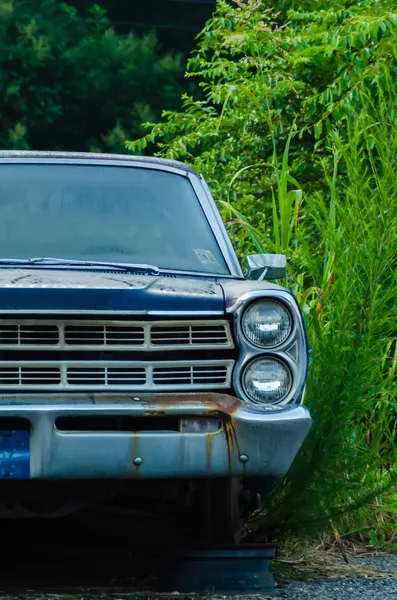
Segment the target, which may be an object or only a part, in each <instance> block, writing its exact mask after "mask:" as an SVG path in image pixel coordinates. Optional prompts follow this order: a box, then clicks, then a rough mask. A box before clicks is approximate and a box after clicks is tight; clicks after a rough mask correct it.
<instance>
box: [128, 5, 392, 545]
mask: <svg viewBox="0 0 397 600" xmlns="http://www.w3.org/2000/svg"><path fill="white" fill-rule="evenodd" d="M236 4H237V6H234V7H231V6H230V5H229V4H228V3H226V2H220V3H219V5H218V9H217V12H216V14H215V16H214V18H213V19H212V21H210V22H209V23H208V24H207V25H206V28H205V29H204V31H203V33H202V34H201V38H200V42H199V48H198V50H197V53H196V54H195V55H194V56H193V57H192V59H191V60H190V62H189V69H190V71H189V74H190V75H194V76H196V77H199V78H200V79H201V88H202V90H203V93H204V95H205V98H204V100H200V101H197V100H194V99H193V98H189V97H186V96H185V97H184V110H183V112H180V113H174V112H165V113H164V121H163V122H161V123H158V124H154V125H153V124H152V125H150V124H148V126H150V127H151V130H150V132H149V134H148V135H147V136H146V137H144V138H142V139H140V140H138V141H136V142H133V143H129V144H128V147H129V148H130V149H133V150H135V151H142V150H143V149H144V148H145V147H146V145H147V144H148V143H157V146H158V149H159V154H161V155H162V156H167V157H170V158H175V159H182V160H185V161H187V162H190V163H191V164H192V165H193V166H195V167H196V168H197V169H198V170H199V171H201V172H203V174H204V175H205V176H206V178H207V179H208V180H209V183H210V185H211V186H212V189H213V191H214V194H215V197H216V198H217V200H218V202H219V205H220V207H221V209H222V213H223V216H224V218H225V220H226V222H227V224H228V226H229V231H230V233H231V235H232V238H233V240H234V242H235V245H236V247H237V250H238V252H239V254H240V255H241V256H242V255H243V254H244V253H246V252H247V251H252V250H254V251H259V252H269V251H278V252H283V253H286V254H287V255H288V258H289V273H288V281H287V283H288V285H289V286H290V287H291V288H292V289H293V291H294V292H295V294H296V295H297V298H298V300H299V302H300V304H301V306H302V309H303V311H304V314H305V318H306V322H307V325H308V332H309V337H310V342H311V345H312V347H313V360H312V366H311V371H310V376H309V381H308V389H307V396H306V401H307V403H308V405H309V406H310V408H311V411H312V413H313V416H314V426H313V429H312V431H311V433H310V436H309V438H308V440H307V442H306V443H305V446H304V448H303V451H302V452H301V454H300V456H299V458H298V460H297V461H296V463H295V464H294V467H293V469H292V470H291V471H290V473H289V474H288V475H287V477H286V478H285V479H284V480H283V481H282V482H281V485H280V486H278V487H277V489H276V490H275V491H274V493H273V494H272V495H271V496H270V498H269V504H268V507H267V509H266V510H265V512H264V513H263V514H261V515H260V516H259V517H258V519H256V521H254V523H253V526H254V527H255V528H257V529H258V530H259V531H260V532H261V535H263V532H264V531H265V532H269V531H271V532H272V533H273V534H274V535H278V534H280V533H282V532H283V531H297V530H300V531H301V530H302V529H303V528H305V527H307V528H310V527H315V528H316V529H317V530H318V529H321V528H324V527H325V528H329V527H330V526H331V527H334V526H335V524H339V526H341V527H342V528H343V531H344V532H348V531H350V530H351V528H352V527H354V528H356V529H361V528H365V527H373V526H374V522H376V519H377V515H378V513H381V515H380V519H381V520H382V523H384V524H387V518H388V516H389V512H388V511H389V510H390V511H393V510H394V517H393V519H394V520H393V523H394V522H395V507H396V506H397V503H396V499H395V497H394V498H393V497H392V493H393V492H392V490H393V487H392V482H393V481H394V480H395V477H396V445H395V441H396V435H397V406H396V396H397V387H396V365H397V349H396V336H397V321H396V318H395V314H396V312H397V277H396V273H397V269H396V267H397V244H396V239H397V204H396V202H395V198H396V196H397V180H396V176H395V174H396V172H397V136H396V131H397V129H396V125H397V121H396V119H397V117H396V114H397V113H396V100H395V98H396V97H397V96H396V92H397V84H396V81H397V78H396V67H397V35H396V34H397V16H396V14H395V13H394V12H393V9H395V8H396V7H395V3H394V2H390V1H388V2H382V1H378V2H372V1H370V0H351V1H349V2H347V1H341V0H340V1H338V2H328V1H327V0H318V1H317V2H314V1H312V2H310V3H309V2H301V3H299V4H298V3H296V4H297V6H299V9H295V8H293V7H292V8H289V9H288V10H285V9H284V3H283V2H274V3H273V9H267V8H264V6H263V5H262V4H261V3H260V2H259V1H257V0H248V1H247V2H243V1H240V0H239V1H238V2H237V1H236ZM292 4H294V3H292ZM289 5H290V6H291V3H289ZM306 5H308V6H309V8H307V6H306ZM390 495H391V496H390ZM375 496H376V498H377V500H376V502H375V503H373V502H372V501H373V498H374V497H375ZM390 497H391V500H390ZM358 507H365V508H364V509H361V510H360V511H359V512H357V513H356V515H355V519H354V520H352V517H351V514H350V513H351V511H352V509H354V508H358ZM346 515H349V518H346V517H345V516H346ZM393 523H392V527H393Z"/></svg>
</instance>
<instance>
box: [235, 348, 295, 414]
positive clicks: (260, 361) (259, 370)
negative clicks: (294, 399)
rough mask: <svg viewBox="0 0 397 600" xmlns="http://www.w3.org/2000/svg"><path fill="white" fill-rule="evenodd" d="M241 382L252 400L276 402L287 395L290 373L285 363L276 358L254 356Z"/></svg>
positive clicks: (289, 386) (263, 402) (265, 402)
mask: <svg viewBox="0 0 397 600" xmlns="http://www.w3.org/2000/svg"><path fill="white" fill-rule="evenodd" d="M242 384H243V389H244V392H245V393H246V395H247V396H248V398H249V399H250V400H252V402H256V403H258V404H277V403H278V402H281V401H282V400H284V398H286V397H287V396H288V394H289V392H290V390H291V386H292V375H291V371H290V370H289V368H288V367H287V365H286V364H285V363H284V362H282V361H281V360H278V359H277V358H270V357H264V358H256V359H255V360H253V361H252V362H250V363H249V364H248V365H247V366H246V368H245V370H244V373H243V377H242Z"/></svg>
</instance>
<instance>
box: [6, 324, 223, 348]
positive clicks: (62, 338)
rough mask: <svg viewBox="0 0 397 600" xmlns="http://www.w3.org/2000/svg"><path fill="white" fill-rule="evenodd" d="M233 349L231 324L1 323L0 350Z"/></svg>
mask: <svg viewBox="0 0 397 600" xmlns="http://www.w3.org/2000/svg"><path fill="white" fill-rule="evenodd" d="M16 348H18V349H23V348H26V349H29V350H31V349H34V348H40V349H41V350H44V349H45V348H48V349H51V350H55V349H59V350H84V349H96V350H99V349H106V348H113V349H114V348H117V349H118V350H165V349H167V348H172V349H173V350H177V349H183V348H189V349H194V348H200V349H216V348H234V344H233V339H232V336H231V332H230V325H229V323H228V321H221V320H212V321H182V322H181V321H165V322H159V321H157V322H142V321H140V322H139V321H138V322H134V321H128V322H122V323H120V321H106V322H103V321H87V320H86V321H73V323H65V322H59V321H48V320H47V321H39V320H31V321H28V320H26V321H25V320H24V321H22V320H19V321H18V322H16V321H15V320H14V321H11V320H10V321H8V320H7V321H5V320H2V321H0V349H9V350H10V349H16Z"/></svg>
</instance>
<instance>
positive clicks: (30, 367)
mask: <svg viewBox="0 0 397 600" xmlns="http://www.w3.org/2000/svg"><path fill="white" fill-rule="evenodd" d="M233 365H234V361H233V360H224V361H211V362H210V363H209V361H193V362H187V361H184V362H180V361H174V362H170V361H168V362H161V361H159V362H156V363H154V365H153V363H145V362H139V363H126V362H125V361H124V362H110V363H103V362H92V361H90V362H88V361H87V362H80V363H73V362H68V363H63V364H55V363H54V362H51V363H49V362H36V363H32V364H20V363H19V364H18V365H17V366H16V365H15V363H12V364H11V363H10V364H5V363H1V366H0V388H6V389H13V390H20V391H21V390H29V389H38V388H40V389H43V390H47V391H49V390H59V389H61V390H81V389H90V390H97V389H98V390H103V389H112V388H115V389H118V390H126V391H130V392H131V391H132V390H134V389H137V390H138V389H142V390H162V389H164V390H167V389H168V390H175V389H178V390H187V391H189V390H192V389H215V388H220V389H225V388H228V387H230V385H231V374H232V369H233Z"/></svg>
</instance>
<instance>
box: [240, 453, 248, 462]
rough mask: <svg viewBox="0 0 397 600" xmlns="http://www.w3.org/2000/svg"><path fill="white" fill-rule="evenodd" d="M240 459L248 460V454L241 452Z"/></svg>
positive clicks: (242, 460)
mask: <svg viewBox="0 0 397 600" xmlns="http://www.w3.org/2000/svg"><path fill="white" fill-rule="evenodd" d="M240 460H241V462H242V463H247V462H248V456H247V455H246V454H240Z"/></svg>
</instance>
